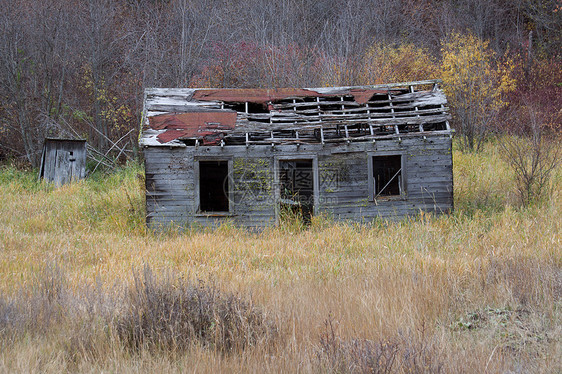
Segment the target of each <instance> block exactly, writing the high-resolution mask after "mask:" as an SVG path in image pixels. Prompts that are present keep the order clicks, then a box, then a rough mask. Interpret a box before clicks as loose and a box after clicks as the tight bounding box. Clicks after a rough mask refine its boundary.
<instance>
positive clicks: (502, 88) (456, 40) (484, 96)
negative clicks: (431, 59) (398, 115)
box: [441, 34, 515, 151]
mask: <svg viewBox="0 0 562 374" xmlns="http://www.w3.org/2000/svg"><path fill="white" fill-rule="evenodd" d="M512 71H513V62H512V60H510V59H508V58H506V59H504V60H503V61H502V60H501V59H499V58H498V57H497V55H496V53H495V52H493V51H492V50H491V49H490V48H489V43H488V42H487V41H483V40H481V39H480V38H478V37H476V36H474V35H472V34H464V35H463V34H453V35H452V36H451V37H450V38H449V39H448V40H446V41H444V42H443V44H442V61H441V77H442V79H443V86H444V90H445V92H446V94H447V96H448V99H449V103H450V105H451V112H452V115H453V124H454V127H455V128H456V129H457V130H458V131H459V132H460V135H461V144H462V147H463V149H465V150H469V151H474V150H479V149H480V147H481V145H482V142H483V140H484V139H485V137H486V135H487V134H488V133H489V131H490V129H491V124H492V122H493V121H494V120H495V119H496V118H497V114H498V113H499V111H500V109H501V108H502V107H504V106H505V105H506V101H505V94H506V93H508V92H510V91H513V90H514V89H515V80H514V79H513V77H512Z"/></svg>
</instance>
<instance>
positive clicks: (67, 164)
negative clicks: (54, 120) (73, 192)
mask: <svg viewBox="0 0 562 374" xmlns="http://www.w3.org/2000/svg"><path fill="white" fill-rule="evenodd" d="M85 176H86V141H85V140H76V139H51V138H47V139H45V142H44V143H43V153H42V154H41V165H40V169H39V178H43V179H45V180H47V181H49V182H53V183H54V184H55V186H57V187H60V186H62V185H63V184H66V183H70V182H72V181H75V180H79V179H84V177H85Z"/></svg>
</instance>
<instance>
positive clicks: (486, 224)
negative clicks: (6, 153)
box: [0, 143, 562, 373]
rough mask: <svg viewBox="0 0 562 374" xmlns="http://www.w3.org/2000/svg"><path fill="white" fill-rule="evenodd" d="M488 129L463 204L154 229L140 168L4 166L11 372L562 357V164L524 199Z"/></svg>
mask: <svg viewBox="0 0 562 374" xmlns="http://www.w3.org/2000/svg"><path fill="white" fill-rule="evenodd" d="M499 152H500V150H499V147H496V146H495V145H494V144H492V143H490V144H487V145H486V147H485V150H484V151H483V152H481V153H478V154H465V153H460V152H456V151H455V153H454V165H455V166H454V178H455V212H454V213H452V214H451V215H444V216H437V217H436V216H433V215H427V214H420V215H419V216H418V217H413V218H410V219H407V220H403V221H400V222H386V221H380V222H377V223H375V224H371V225H356V224H341V223H334V222H331V221H330V220H329V218H326V217H315V218H314V219H313V222H312V224H311V225H310V227H304V228H303V227H302V226H301V224H300V223H299V222H298V221H297V220H291V219H288V220H287V222H284V223H283V224H282V225H280V226H279V227H275V228H271V229H268V230H266V231H264V232H262V233H251V232H247V231H244V230H241V229H237V228H235V227H232V226H229V225H225V226H223V227H220V228H218V229H216V230H214V231H211V230H207V231H195V230H194V231H189V232H178V231H177V230H169V232H165V233H158V234H156V233H150V232H146V230H145V228H144V218H143V215H144V213H143V190H142V187H141V186H142V181H141V179H140V178H139V174H140V175H142V173H143V171H142V168H140V167H138V166H134V165H132V166H128V167H126V168H124V169H123V170H121V171H119V172H117V173H114V174H111V175H105V176H104V175H97V176H94V177H93V178H90V179H88V180H86V181H83V182H80V183H77V184H74V185H71V186H65V187H63V188H61V189H54V188H53V187H52V186H49V185H47V184H44V183H38V182H37V181H36V176H35V175H34V174H33V173H31V172H25V171H19V170H17V169H15V168H13V167H9V166H6V167H4V168H2V169H1V170H0V198H1V201H2V204H0V372H47V373H50V372H57V373H58V372H102V371H103V372H120V373H121V372H123V373H128V372H260V373H261V372H306V373H309V372H322V373H323V372H337V373H341V372H356V373H437V372H442V373H528V372H544V373H560V372H561V371H562V218H561V217H562V188H561V187H562V170H561V169H560V168H558V170H556V172H555V175H554V179H553V181H552V186H551V191H550V192H549V193H548V196H546V197H545V198H544V199H543V200H541V201H540V202H538V203H536V204H534V205H532V206H530V207H528V208H521V207H519V206H518V205H517V203H516V201H517V200H516V197H515V187H514V182H513V177H512V174H511V171H510V170H509V168H508V167H507V165H506V164H505V163H504V162H503V161H502V159H501V157H500V155H499Z"/></svg>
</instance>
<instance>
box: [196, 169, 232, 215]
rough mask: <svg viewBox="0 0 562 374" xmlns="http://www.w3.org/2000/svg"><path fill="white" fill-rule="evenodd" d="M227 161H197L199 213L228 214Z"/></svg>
mask: <svg viewBox="0 0 562 374" xmlns="http://www.w3.org/2000/svg"><path fill="white" fill-rule="evenodd" d="M228 179H229V178H228V160H220V161H215V160H213V161H199V211H200V212H201V213H214V212H229V211H230V200H229V180H228Z"/></svg>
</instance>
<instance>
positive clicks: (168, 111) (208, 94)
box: [141, 80, 450, 147]
mask: <svg viewBox="0 0 562 374" xmlns="http://www.w3.org/2000/svg"><path fill="white" fill-rule="evenodd" d="M438 84H439V81H438V80H427V81H419V82H406V83H394V84H385V85H376V86H356V87H322V88H303V89H292V88H279V89H191V88H148V89H146V91H145V100H144V119H143V131H142V136H141V145H144V146H180V147H184V146H187V145H197V144H202V145H236V144H246V145H249V144H287V143H289V144H290V143H298V144H305V143H319V142H321V143H329V142H342V141H348V142H350V141H364V140H369V139H378V138H388V137H396V136H412V135H424V136H425V135H429V134H434V133H444V132H445V133H450V128H449V123H448V120H449V118H450V116H449V114H448V109H449V108H448V107H447V99H446V97H445V94H444V93H443V91H442V90H441V89H440V88H439V87H438Z"/></svg>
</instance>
